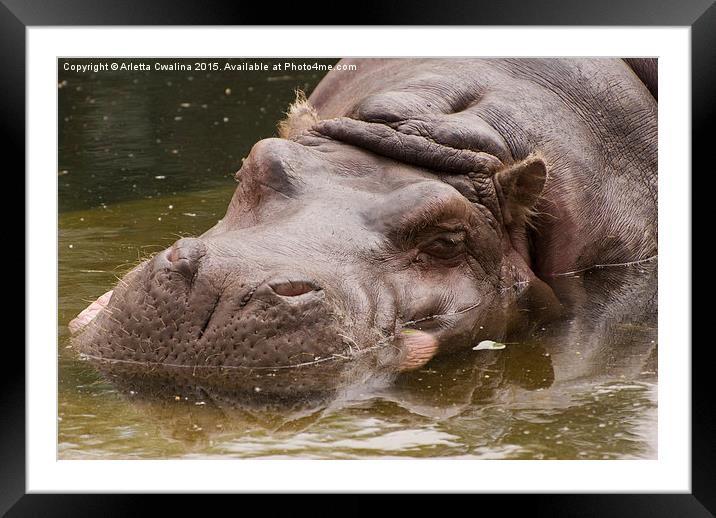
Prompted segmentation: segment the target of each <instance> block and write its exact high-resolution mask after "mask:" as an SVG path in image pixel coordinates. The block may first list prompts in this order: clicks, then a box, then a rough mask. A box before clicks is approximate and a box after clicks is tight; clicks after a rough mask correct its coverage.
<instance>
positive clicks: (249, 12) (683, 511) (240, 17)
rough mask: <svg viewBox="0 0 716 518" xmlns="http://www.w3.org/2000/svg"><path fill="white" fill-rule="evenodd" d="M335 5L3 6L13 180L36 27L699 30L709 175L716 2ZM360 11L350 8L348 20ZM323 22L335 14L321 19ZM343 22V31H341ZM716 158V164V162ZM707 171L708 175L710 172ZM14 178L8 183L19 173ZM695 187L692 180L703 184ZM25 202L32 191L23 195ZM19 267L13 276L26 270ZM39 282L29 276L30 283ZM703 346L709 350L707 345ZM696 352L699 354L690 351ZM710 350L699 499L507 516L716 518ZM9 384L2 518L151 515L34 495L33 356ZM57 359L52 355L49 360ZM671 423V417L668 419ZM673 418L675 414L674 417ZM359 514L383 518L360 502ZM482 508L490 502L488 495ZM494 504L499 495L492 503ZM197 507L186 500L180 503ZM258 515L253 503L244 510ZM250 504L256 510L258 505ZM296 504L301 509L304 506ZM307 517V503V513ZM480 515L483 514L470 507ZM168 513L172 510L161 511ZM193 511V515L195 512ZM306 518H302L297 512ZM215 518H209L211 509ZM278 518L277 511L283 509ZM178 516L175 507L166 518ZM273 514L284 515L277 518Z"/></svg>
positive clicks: (3, 99) (700, 422) (637, 499)
mask: <svg viewBox="0 0 716 518" xmlns="http://www.w3.org/2000/svg"><path fill="white" fill-rule="evenodd" d="M335 6H336V4H335V3H326V5H321V3H317V2H312V3H311V4H310V5H306V4H304V5H303V6H302V9H293V8H291V9H287V10H285V12H284V14H281V13H280V12H278V11H280V9H277V8H276V6H275V5H271V4H269V3H266V2H252V3H251V4H247V3H245V2H240V3H239V2H231V3H229V2H227V3H220V2H217V1H210V0H202V1H196V0H192V1H188V0H186V1H183V0H154V1H142V0H131V1H128V0H101V1H99V0H94V1H93V0H68V1H63V2H50V1H40V0H2V2H1V4H0V55H2V59H1V63H2V68H1V69H0V92H1V93H0V105H1V106H2V110H1V111H0V113H2V114H3V115H2V117H1V118H0V120H2V128H3V139H2V142H3V144H5V146H3V147H5V150H6V151H5V153H4V155H5V157H4V158H5V160H4V162H5V163H6V164H7V159H8V158H9V157H10V156H12V157H14V158H15V160H14V161H12V163H14V168H13V171H14V172H13V173H12V174H13V175H18V176H19V173H17V171H20V170H23V171H24V170H25V152H24V149H25V146H24V145H23V143H24V139H25V101H26V99H25V87H26V84H25V83H26V80H25V65H26V63H25V60H26V54H25V51H26V48H25V47H26V29H27V28H28V27H32V26H73V25H76V26H87V25H92V26H100V25H143V26H148V25H245V24H251V25H253V24H256V25H283V24H287V23H291V24H306V25H317V24H326V25H341V24H350V25H393V24H405V25H421V26H425V25H561V26H573V25H574V26H579V25H590V26H595V25H617V26H625V25H626V26H634V25H639V26H643V25H646V26H655V25H656V26H689V27H691V45H692V47H691V51H692V56H691V59H692V62H691V66H692V68H691V73H692V164H693V169H694V170H695V169H696V168H697V167H699V164H702V167H703V171H704V173H710V172H711V169H712V168H713V165H712V163H713V160H709V161H708V162H707V156H706V155H707V154H709V155H710V154H711V149H712V147H713V146H712V145H709V144H710V142H709V141H708V140H707V139H709V137H710V135H709V134H708V132H707V129H708V128H710V127H711V126H712V125H713V122H712V121H713V116H714V114H715V113H714V112H715V110H714V105H715V103H716V101H715V100H714V98H716V95H714V93H716V5H714V4H713V0H686V1H679V2H676V1H673V2H653V1H649V0H626V1H622V2H619V3H616V2H615V3H611V4H609V5H607V4H604V3H602V2H571V1H569V0H533V1H531V2H521V1H519V0H503V1H500V2H495V1H492V2H485V1H479V2H469V3H468V2H460V3H457V2H452V3H450V2H445V1H441V2H434V1H433V2H427V1H418V0H413V1H410V2H408V1H399V2H398V1H393V2H363V3H361V5H360V6H359V7H357V8H356V9H355V10H354V11H355V12H353V13H351V14H350V16H348V15H347V14H344V15H342V16H335V15H334V17H335V18H336V19H335V20H332V19H330V18H331V16H329V15H328V14H329V13H336V12H337V11H336V10H335V9H334V7H335ZM346 9H349V7H344V8H342V9H341V11H343V12H344V13H345V12H346ZM321 13H324V14H321ZM336 22H338V23H336ZM709 158H710V157H709ZM707 164H708V165H707ZM6 167H8V169H6V175H5V178H9V176H10V172H9V171H10V169H9V166H6ZM692 177H693V175H692ZM22 189H23V192H24V187H22ZM17 263H18V261H15V266H14V268H17V267H18V266H17ZM28 275H32V272H28V271H27V269H25V278H27V276H28ZM698 345H701V346H704V347H698ZM679 346H680V347H682V348H683V349H684V351H685V353H687V352H688V349H689V348H690V346H691V344H679ZM710 349H711V347H710V344H709V343H708V342H702V343H701V344H697V347H695V348H692V349H691V355H692V459H691V468H692V478H691V482H692V492H691V493H690V494H641V495H629V494H610V495H595V494H590V495H558V496H557V495H527V496H523V497H514V496H512V497H510V498H507V499H505V498H502V499H500V501H499V502H498V503H497V505H498V506H499V509H500V513H501V514H505V513H506V512H507V513H508V514H512V513H511V512H512V511H514V510H516V509H518V508H519V507H521V506H523V505H526V506H527V509H530V511H529V512H530V513H531V514H534V513H535V511H536V512H537V514H546V515H549V516H622V515H624V516H630V517H639V516H645V517H646V516H648V517H654V516H669V517H671V516H680V517H689V516H714V514H716V490H715V488H716V440H715V439H716V420H715V419H714V413H715V412H714V410H716V408H715V405H714V398H713V397H712V396H711V391H710V390H709V385H708V384H707V383H708V380H709V378H710V377H712V373H711V371H712V370H713V365H714V364H713V362H711V361H709V359H710ZM4 350H5V352H6V355H7V356H5V359H4V362H3V363H4V364H5V366H6V368H5V369H3V374H2V376H0V384H1V385H2V390H0V416H1V417H0V419H1V422H2V423H3V426H2V427H0V430H1V432H0V433H2V440H1V441H0V515H7V516H95V515H100V514H102V515H106V514H109V515H112V514H121V515H132V514H135V513H137V514H141V511H142V510H144V511H147V510H148V508H147V507H146V503H145V500H146V498H136V497H127V496H122V495H57V494H52V495H28V494H26V493H25V469H26V468H25V466H26V455H25V454H26V450H25V431H26V430H25V369H24V368H23V367H22V366H23V365H25V355H24V352H23V350H22V349H20V348H19V347H18V346H17V344H16V343H14V341H10V340H8V341H7V343H6V347H5V348H4ZM50 353H52V351H51V349H48V354H50ZM660 417H661V416H660ZM663 417H664V418H667V419H668V416H663ZM354 498H355V500H356V505H354V506H353V507H354V510H358V509H361V508H363V509H364V511H365V512H372V510H373V507H372V506H371V508H368V505H371V504H368V503H364V504H363V505H361V503H363V502H364V500H360V499H358V497H354ZM483 498H486V496H485V497H483ZM490 498H492V497H490ZM173 499H174V500H175V504H176V503H179V505H182V506H183V507H185V506H186V502H185V499H184V498H179V499H177V498H176V496H174V497H173ZM243 505H247V504H243ZM248 505H250V504H248ZM294 505H296V504H295V503H294ZM297 505H298V507H300V504H297ZM471 505H474V504H471ZM162 506H164V502H163V503H162ZM185 510H186V511H188V510H190V508H189V507H185ZM297 510H298V509H297ZM204 511H206V508H205V509H204ZM274 511H276V509H274ZM167 512H168V510H167V509H164V512H163V514H167ZM272 514H274V513H273V512H272Z"/></svg>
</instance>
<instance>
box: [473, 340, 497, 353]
mask: <svg viewBox="0 0 716 518" xmlns="http://www.w3.org/2000/svg"><path fill="white" fill-rule="evenodd" d="M504 348H505V344H501V343H500V342H495V341H493V340H483V341H482V342H480V343H479V344H477V345H476V346H475V347H473V348H472V350H473V351H482V350H483V349H489V350H493V351H494V350H499V349H504Z"/></svg>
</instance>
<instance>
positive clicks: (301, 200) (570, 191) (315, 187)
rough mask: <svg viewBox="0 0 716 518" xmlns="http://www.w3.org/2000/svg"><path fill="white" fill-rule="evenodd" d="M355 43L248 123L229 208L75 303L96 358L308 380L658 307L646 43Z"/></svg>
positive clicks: (131, 381) (143, 386)
mask: <svg viewBox="0 0 716 518" xmlns="http://www.w3.org/2000/svg"><path fill="white" fill-rule="evenodd" d="M344 63H345V64H348V63H354V64H356V65H357V71H339V70H333V71H331V72H330V73H329V74H328V75H327V76H326V77H325V78H324V79H323V81H322V82H321V83H320V84H319V85H318V87H317V88H316V89H315V91H314V92H313V93H312V95H311V96H310V98H309V99H305V98H303V97H302V96H299V98H298V99H297V101H296V103H295V104H294V105H293V106H291V107H290V109H289V112H288V116H287V118H286V120H284V121H283V122H281V123H280V125H279V133H280V137H281V138H271V139H266V140H262V141H260V142H258V143H257V144H256V145H254V147H253V149H252V150H251V153H250V154H249V156H248V158H247V159H246V160H245V161H244V163H243V166H242V167H241V170H240V171H239V172H238V173H237V174H236V179H237V181H238V186H237V189H236V192H235V194H234V195H233V198H232V200H231V202H230V204H229V207H228V209H227V212H226V215H225V216H224V218H223V219H222V220H220V221H219V222H218V223H217V224H216V225H215V226H214V227H213V228H211V229H209V230H208V231H207V232H205V233H204V234H202V235H201V236H199V237H197V238H183V239H180V240H179V241H177V242H176V243H174V244H173V245H172V246H171V247H170V248H168V249H167V250H164V251H163V252H160V253H158V254H157V255H156V256H154V257H153V258H152V259H150V260H148V261H145V262H143V263H142V264H140V265H139V266H137V267H136V268H134V269H133V270H132V271H130V272H129V273H128V274H127V275H126V276H125V277H124V278H123V279H122V280H121V281H120V282H119V284H118V285H117V287H115V289H114V290H113V291H111V292H108V293H107V294H105V295H104V296H103V297H101V298H100V299H98V301H97V302H95V303H94V304H93V305H92V306H90V307H89V308H87V309H86V310H85V311H84V312H82V313H81V314H80V315H79V316H78V317H77V318H76V319H75V320H74V321H73V322H72V323H71V324H70V326H71V329H72V331H73V335H74V336H73V340H74V342H75V344H76V346H77V347H78V349H79V351H80V352H81V354H82V355H83V357H84V358H86V359H88V360H89V361H90V362H91V363H92V364H93V365H95V366H96V368H97V369H99V370H100V371H101V372H102V373H103V374H104V375H105V376H106V377H108V378H109V379H110V380H112V381H113V382H114V383H116V384H117V385H118V386H119V387H122V388H129V387H131V388H133V390H142V391H144V393H146V394H152V395H168V394H171V395H173V394H187V395H192V396H196V397H202V398H204V397H209V398H213V397H216V398H219V397H224V398H235V399H237V400H242V399H243V400H254V401H258V400H261V401H263V400H281V399H286V400H290V399H295V398H297V397H305V398H310V397H314V396H316V397H318V395H326V394H332V393H335V392H336V391H337V390H339V389H341V388H342V387H348V386H353V387H355V386H361V385H363V384H365V383H368V382H369V381H370V380H371V379H382V380H384V381H385V380H387V381H390V380H392V379H393V378H395V376H396V374H397V373H400V372H405V371H410V370H414V369H417V368H420V367H422V366H423V365H425V364H426V363H427V362H428V361H430V360H431V359H432V358H433V357H435V356H438V355H440V356H443V355H445V354H448V353H450V354H451V355H452V357H453V358H455V357H457V358H459V357H460V356H459V355H460V351H471V348H472V347H473V346H474V345H475V344H477V343H479V342H480V341H482V340H497V341H507V342H518V341H519V337H520V336H526V335H527V334H528V333H530V332H533V331H534V330H535V329H543V328H544V326H545V325H546V323H547V322H549V321H557V322H567V321H569V322H572V323H573V322H574V321H575V320H574V319H575V318H581V319H582V321H585V322H591V324H590V325H591V328H590V329H592V330H597V331H599V330H600V329H601V331H603V332H604V333H605V334H608V333H609V332H610V331H609V330H607V329H605V328H601V327H600V325H602V324H603V323H604V321H605V318H606V317H605V315H607V316H608V317H609V318H611V321H613V322H616V323H618V324H620V325H627V326H628V325H629V322H628V320H629V318H628V317H629V316H630V315H638V318H639V319H640V320H648V319H653V317H654V315H655V311H656V307H655V301H656V275H655V271H656V269H655V263H656V261H655V258H656V255H657V226H656V222H657V195H656V185H657V116H656V114H657V101H656V86H655V85H656V64H655V62H654V61H652V60H619V59H529V60H525V59H518V60H509V59H469V60H467V59H457V60H452V59H423V60H393V59H367V60H346V61H345V62H344ZM646 266H649V268H650V270H649V272H650V273H649V274H648V275H646V276H644V275H641V276H640V274H644V271H645V270H644V268H645V267H646ZM635 269H638V272H639V273H634V272H635ZM635 276H637V277H638V279H639V281H638V282H635V280H634V279H635V278H636V277H635ZM456 354H457V356H456ZM472 354H474V353H472ZM540 357H542V358H543V357H544V355H541V356H540ZM553 374H554V373H553ZM544 379H547V378H544ZM550 379H552V378H550Z"/></svg>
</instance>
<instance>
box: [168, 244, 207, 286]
mask: <svg viewBox="0 0 716 518" xmlns="http://www.w3.org/2000/svg"><path fill="white" fill-rule="evenodd" d="M205 254H206V245H204V243H203V242H202V241H201V240H199V239H196V238H182V239H180V240H179V241H177V242H176V243H174V245H173V246H172V247H171V248H170V249H169V251H168V252H167V255H166V258H167V260H168V261H169V263H170V265H171V266H170V268H171V269H172V270H174V271H176V272H178V273H180V274H181V275H183V276H184V277H187V278H190V279H191V278H192V277H193V276H194V274H195V273H196V271H197V269H198V267H199V260H200V259H201V258H202V257H203V256H204V255H205Z"/></svg>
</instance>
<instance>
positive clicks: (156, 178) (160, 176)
mask: <svg viewBox="0 0 716 518" xmlns="http://www.w3.org/2000/svg"><path fill="white" fill-rule="evenodd" d="M165 178H166V176H164V175H163V174H159V175H157V176H155V177H154V179H155V180H164V179H165Z"/></svg>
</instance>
